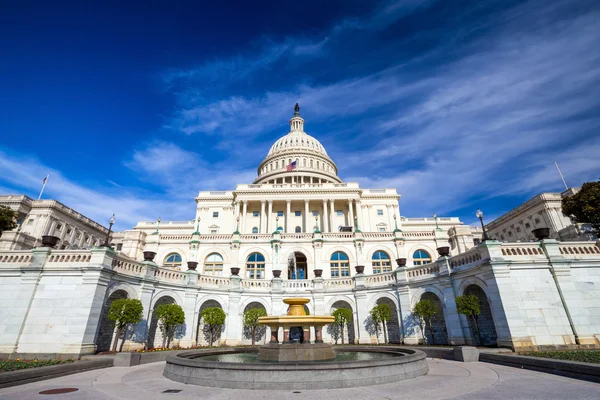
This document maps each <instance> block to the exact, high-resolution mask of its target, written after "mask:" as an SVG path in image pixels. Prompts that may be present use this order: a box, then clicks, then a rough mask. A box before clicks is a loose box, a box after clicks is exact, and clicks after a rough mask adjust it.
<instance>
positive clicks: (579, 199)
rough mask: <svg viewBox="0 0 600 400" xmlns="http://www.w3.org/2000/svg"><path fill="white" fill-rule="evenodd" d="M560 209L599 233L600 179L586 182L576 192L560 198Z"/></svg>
mask: <svg viewBox="0 0 600 400" xmlns="http://www.w3.org/2000/svg"><path fill="white" fill-rule="evenodd" d="M562 211H563V214H565V215H573V216H574V217H575V220H577V222H587V223H589V224H591V225H592V227H593V228H594V230H595V231H596V233H597V234H598V235H600V181H598V182H586V183H584V184H583V185H582V186H581V190H580V191H579V192H577V194H575V195H573V196H569V197H565V198H563V199H562Z"/></svg>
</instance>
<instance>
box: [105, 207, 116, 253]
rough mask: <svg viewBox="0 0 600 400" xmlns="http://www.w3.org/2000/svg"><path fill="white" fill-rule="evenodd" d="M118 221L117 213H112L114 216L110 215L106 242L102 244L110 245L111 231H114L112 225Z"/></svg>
mask: <svg viewBox="0 0 600 400" xmlns="http://www.w3.org/2000/svg"><path fill="white" fill-rule="evenodd" d="M116 221H117V219H116V218H115V214H113V215H112V217H110V219H109V220H108V224H109V225H108V232H106V240H105V241H104V244H103V245H102V246H104V247H109V243H108V242H109V241H110V233H111V231H112V226H113V225H114V224H115V222H116Z"/></svg>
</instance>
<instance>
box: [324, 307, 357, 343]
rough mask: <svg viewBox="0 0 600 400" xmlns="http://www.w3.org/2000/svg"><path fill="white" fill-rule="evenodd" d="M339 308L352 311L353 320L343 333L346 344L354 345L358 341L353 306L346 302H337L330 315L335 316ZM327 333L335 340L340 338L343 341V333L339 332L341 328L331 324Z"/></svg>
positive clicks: (331, 308)
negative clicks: (334, 313)
mask: <svg viewBox="0 0 600 400" xmlns="http://www.w3.org/2000/svg"><path fill="white" fill-rule="evenodd" d="M338 308H347V309H349V310H350V311H352V320H351V321H350V324H348V325H346V326H345V327H344V331H343V335H344V336H343V337H344V340H343V341H344V343H345V344H352V343H354V342H355V340H356V324H355V323H354V320H355V319H356V314H355V312H354V309H353V307H352V304H351V303H350V302H348V301H346V300H337V301H335V302H333V304H331V307H330V308H329V310H330V314H333V312H334V311H335V310H337V309H338ZM327 333H329V334H330V335H331V337H332V338H333V339H334V340H335V338H336V337H340V339H341V335H340V333H341V332H339V327H337V326H335V325H334V324H330V325H328V326H327Z"/></svg>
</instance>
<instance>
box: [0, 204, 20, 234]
mask: <svg viewBox="0 0 600 400" xmlns="http://www.w3.org/2000/svg"><path fill="white" fill-rule="evenodd" d="M18 216H19V214H18V213H17V212H16V211H14V210H13V209H12V208H10V207H6V206H0V236H1V235H2V232H4V231H10V230H11V229H15V228H16V227H17V218H18Z"/></svg>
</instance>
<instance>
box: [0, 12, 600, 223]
mask: <svg viewBox="0 0 600 400" xmlns="http://www.w3.org/2000/svg"><path fill="white" fill-rule="evenodd" d="M598 21H600V3H598V2H597V1H578V0H569V1H540V0H531V1H521V2H516V1H508V0H502V1H480V2H469V1H449V0H445V1H416V0H415V1H413V0H404V1H396V2H394V1H369V2H366V1H348V0H346V1H334V0H328V1H327V2H321V1H318V2H310V1H306V2H299V1H261V2H242V1H240V2H181V1H171V2H152V1H144V2H142V1H128V2H111V1H103V2H80V1H77V2H76V1H72V2H61V1H56V2H52V4H49V3H48V2H45V1H19V2H4V3H3V5H2V10H1V12H0V49H1V50H0V51H1V54H2V62H1V63H0V89H1V93H2V95H1V96H0V193H25V194H27V195H29V196H31V197H37V194H38V192H39V189H40V187H41V181H42V179H43V177H44V176H46V174H47V173H50V179H49V182H48V185H47V187H46V192H45V193H44V197H45V198H54V199H57V200H59V201H61V202H63V203H65V204H66V205H68V206H70V207H73V208H75V209H76V210H78V211H80V212H82V213H83V214H85V215H87V216H89V217H91V218H93V219H95V220H97V221H99V222H101V223H106V220H108V218H109V217H110V215H111V214H112V213H113V212H114V213H116V215H117V220H118V222H117V228H118V229H126V228H130V227H131V226H133V225H134V224H135V223H136V222H137V221H139V220H153V219H156V218H157V217H158V216H161V217H162V218H163V220H165V219H173V220H185V219H191V218H193V216H194V209H195V207H194V200H193V198H194V196H195V195H196V194H197V192H198V191H200V190H209V189H234V188H235V184H237V183H251V181H252V180H253V179H254V178H255V176H256V167H257V166H258V164H259V163H260V161H261V160H262V158H264V157H265V155H266V154H267V151H268V150H269V147H270V145H271V144H272V143H273V142H274V141H275V140H276V139H277V138H279V137H280V136H282V135H284V134H285V133H287V131H288V129H287V128H288V120H289V118H290V117H291V115H292V113H293V105H294V103H296V102H299V103H300V106H301V114H302V116H303V117H304V118H305V120H306V124H305V130H306V131H307V132H308V133H309V134H311V135H313V136H315V137H316V138H318V139H319V140H320V141H321V142H322V143H323V145H324V146H325V148H326V149H327V151H328V153H329V155H330V156H331V157H332V158H333V160H334V161H335V162H336V164H337V165H338V168H339V175H340V176H341V177H342V179H344V180H345V181H358V182H360V183H361V185H362V186H363V187H370V188H380V187H394V188H397V190H398V192H399V193H400V194H401V195H402V199H401V201H400V205H401V214H402V215H404V216H408V217H421V216H431V215H432V214H433V213H437V214H438V215H441V216H458V217H461V219H463V220H464V221H465V222H466V223H474V222H475V217H474V212H475V210H476V209H477V208H478V207H480V208H481V209H482V210H484V212H485V213H486V220H488V221H489V220H491V219H493V218H494V217H497V216H499V215H501V214H503V213H504V212H506V211H508V210H510V209H512V208H513V207H515V206H517V205H518V204H520V203H521V202H523V201H524V200H527V199H528V198H529V197H531V196H533V195H535V194H537V193H540V192H543V191H559V190H561V182H560V178H559V177H558V175H557V173H556V169H555V167H554V164H553V160H555V159H556V160H557V161H558V163H559V164H560V166H561V169H562V170H563V173H564V175H565V178H566V180H567V183H568V184H569V185H571V186H577V185H581V183H582V182H585V181H589V180H596V179H598V178H599V177H600V161H599V160H600V156H599V154H600V95H599V93H600V52H599V51H598V49H600V27H599V25H598Z"/></svg>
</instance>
